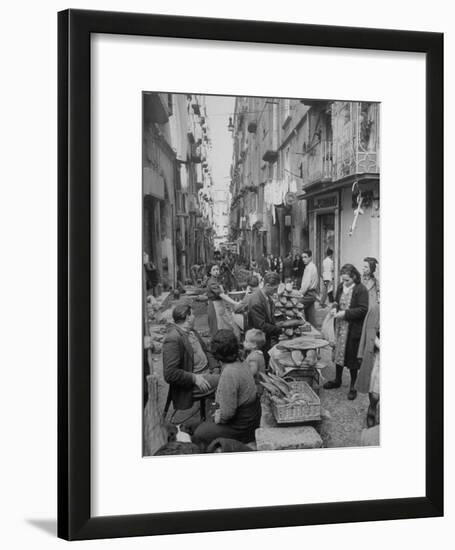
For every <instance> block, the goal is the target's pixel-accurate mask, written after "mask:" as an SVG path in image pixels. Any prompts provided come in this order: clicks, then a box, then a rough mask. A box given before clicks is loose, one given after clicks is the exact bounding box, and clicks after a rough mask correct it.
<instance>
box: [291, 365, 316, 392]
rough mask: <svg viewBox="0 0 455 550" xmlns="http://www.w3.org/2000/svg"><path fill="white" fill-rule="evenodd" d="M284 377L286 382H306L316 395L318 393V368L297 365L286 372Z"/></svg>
mask: <svg viewBox="0 0 455 550" xmlns="http://www.w3.org/2000/svg"><path fill="white" fill-rule="evenodd" d="M284 379H285V380H286V381H287V382H297V381H299V382H300V381H301V382H306V383H307V384H308V385H309V386H310V388H311V389H312V390H313V391H314V393H315V394H316V395H319V387H320V383H321V381H320V376H319V371H318V369H316V368H314V367H297V368H295V369H293V370H290V371H288V372H287V373H286V376H285V377H284Z"/></svg>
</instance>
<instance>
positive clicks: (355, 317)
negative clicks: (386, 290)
mask: <svg viewBox="0 0 455 550" xmlns="http://www.w3.org/2000/svg"><path fill="white" fill-rule="evenodd" d="M341 280H342V283H341V284H340V285H339V286H338V289H337V292H336V296H335V302H334V303H333V306H332V308H333V313H334V318H335V336H336V345H335V366H336V375H335V380H330V381H328V382H326V383H325V384H324V388H325V389H326V390H331V389H334V388H339V387H340V386H341V379H342V375H343V367H347V368H348V369H349V372H350V374H351V384H350V388H349V393H348V399H351V400H352V399H355V398H356V397H357V390H356V389H355V383H356V380H357V373H358V370H359V367H360V363H359V360H358V357H357V354H358V349H359V342H360V336H361V334H362V325H363V320H364V319H365V315H366V314H367V311H368V290H367V289H366V288H365V286H364V285H363V284H362V283H361V282H360V273H359V272H358V271H357V269H356V268H355V267H354V266H353V265H352V264H346V265H344V266H343V267H342V268H341Z"/></svg>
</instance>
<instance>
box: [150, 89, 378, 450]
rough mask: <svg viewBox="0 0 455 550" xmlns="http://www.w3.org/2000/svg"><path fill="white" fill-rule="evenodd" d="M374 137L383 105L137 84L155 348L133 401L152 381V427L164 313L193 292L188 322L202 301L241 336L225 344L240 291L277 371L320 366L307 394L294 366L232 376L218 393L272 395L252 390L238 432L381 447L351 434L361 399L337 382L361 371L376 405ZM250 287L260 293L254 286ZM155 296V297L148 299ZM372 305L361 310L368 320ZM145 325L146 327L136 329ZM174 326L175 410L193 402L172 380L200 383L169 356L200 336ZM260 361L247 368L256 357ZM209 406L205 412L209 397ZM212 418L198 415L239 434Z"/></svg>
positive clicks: (158, 398)
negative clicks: (246, 421)
mask: <svg viewBox="0 0 455 550" xmlns="http://www.w3.org/2000/svg"><path fill="white" fill-rule="evenodd" d="M379 138H380V108H379V104H378V103H377V102H373V101H370V102H365V101H340V100H327V99H311V98H303V99H297V98H294V99H289V98H277V97H249V96H212V95H204V94H195V93H164V92H163V93H162V92H159V93H158V92H152V91H147V92H144V94H143V157H142V169H143V281H144V298H145V300H144V316H145V319H146V322H145V323H144V326H145V327H146V331H145V333H144V341H145V340H146V339H147V340H148V339H151V340H152V344H147V345H150V347H149V348H147V349H148V350H150V351H147V354H148V353H152V350H153V356H152V357H151V359H152V360H151V361H149V363H148V364H147V361H144V381H145V384H144V390H145V391H144V395H143V400H144V402H146V400H147V397H148V396H147V392H149V395H150V394H153V397H152V399H150V403H153V405H154V410H153V415H152V411H151V409H150V408H149V411H148V412H149V418H152V416H153V419H154V422H155V428H156V425H158V424H159V422H160V420H159V418H160V417H161V416H160V415H161V414H162V412H163V410H164V409H165V405H166V402H167V397H168V395H169V387H168V385H167V384H166V382H165V380H164V377H163V364H162V361H163V359H162V354H161V350H162V342H163V339H164V337H165V335H164V333H165V331H166V325H167V323H168V322H171V323H172V317H171V308H172V306H173V305H175V304H176V303H177V301H178V300H185V301H188V300H190V301H191V304H192V306H193V311H194V313H195V329H196V330H197V332H198V333H199V334H200V335H201V336H202V337H203V338H205V339H206V341H207V343H208V337H209V330H208V329H209V326H208V316H207V311H208V308H207V300H209V301H210V303H211V306H210V321H211V323H210V326H211V327H212V330H213V332H212V333H213V334H214V333H215V332H214V331H215V329H216V328H226V327H230V328H231V329H232V332H233V334H234V335H235V336H236V338H237V341H238V342H237V344H235V345H240V346H244V345H245V342H244V340H245V336H246V331H244V330H242V328H241V327H240V325H241V324H242V322H241V320H239V322H238V323H237V321H236V324H235V325H234V324H233V323H232V322H230V318H232V316H231V312H230V311H228V312H226V311H225V308H228V309H229V308H234V307H236V305H237V304H236V301H237V299H242V298H243V297H244V294H242V293H244V292H245V291H247V290H248V292H251V297H250V298H248V300H250V301H248V300H246V301H245V303H244V305H243V307H244V309H245V310H247V311H248V316H249V325H250V326H249V328H255V329H256V330H259V331H260V334H259V335H258V334H257V333H250V337H251V338H252V339H254V338H256V339H258V340H260V339H261V338H263V339H265V340H266V341H267V342H268V343H270V342H272V341H279V342H280V344H281V345H280V346H277V347H276V348H275V349H274V351H273V352H272V353H276V362H277V363H276V365H275V366H274V367H273V369H274V372H275V374H278V375H279V376H281V377H283V376H285V373H286V372H287V373H289V372H291V371H292V370H293V369H299V368H303V369H306V368H308V369H309V370H310V372H311V374H310V375H309V379H308V381H309V382H310V384H311V383H313V379H312V377H313V375H314V376H315V377H317V374H314V372H315V371H314V369H315V368H316V366H315V365H317V371H318V372H319V375H320V380H319V383H317V382H316V385H317V386H318V387H317V388H314V389H315V390H316V392H317V393H318V394H319V400H318V399H316V396H314V394H313V392H311V390H310V388H308V386H307V385H305V384H303V383H301V382H302V380H301V379H300V378H303V377H304V376H305V371H301V372H299V373H296V374H295V378H296V379H297V380H293V381H292V382H291V384H286V382H285V383H283V382H282V380H278V381H277V380H276V379H274V378H273V374H274V373H273V372H272V376H269V377H268V378H267V377H266V378H264V379H262V380H259V378H260V377H259V375H258V374H257V370H256V371H255V376H256V378H255V379H254V380H255V383H256V384H257V388H259V392H258V391H257V388H256V392H255V395H254V396H252V395H249V396H248V398H247V399H244V401H243V402H242V403H240V397H239V395H240V393H241V392H240V390H238V387H237V386H235V388H236V389H235V391H234V389H233V388H234V386H232V387H230V390H231V391H230V393H229V396H230V397H232V396H233V395H234V394H235V395H236V399H237V402H236V403H235V407H236V414H237V412H238V411H243V410H244V409H247V405H252V404H253V403H254V404H255V406H256V404H257V395H260V394H261V391H262V388H265V390H264V391H265V393H267V395H268V396H269V397H268V399H269V401H267V399H265V397H264V398H263V399H262V401H261V404H262V412H263V414H262V421H261V427H260V428H257V422H258V417H259V414H258V412H259V411H258V409H257V410H256V412H254V413H253V412H249V413H247V414H251V417H252V418H253V417H254V418H255V420H254V429H255V431H254V432H251V433H250V432H246V433H245V434H243V435H242V436H240V439H238V440H239V441H241V440H242V438H244V439H245V441H247V439H246V438H250V437H251V434H252V433H254V434H255V435H254V438H251V439H248V441H252V440H253V439H255V444H253V445H256V448H257V449H261V450H263V449H268V448H270V449H290V448H315V447H320V446H321V445H322V446H323V447H327V448H334V447H354V446H360V445H362V444H379V441H378V433H379V432H378V429H376V430H373V432H374V433H372V432H371V431H370V433H369V435H370V436H371V437H372V439H371V440H369V441H368V442H367V443H365V441H364V440H363V439H361V437H362V438H363V436H364V435H365V434H363V433H362V431H363V429H364V428H365V427H366V415H367V410H368V409H369V396H368V394H365V393H357V395H356V391H357V390H356V389H355V388H354V387H353V388H350V380H351V374H350V372H349V371H351V372H352V376H353V379H354V377H356V376H357V374H358V371H359V368H360V369H363V370H361V372H362V373H364V376H363V377H360V378H363V379H362V384H363V385H358V387H359V388H361V389H362V390H363V391H369V392H370V394H371V399H373V403H379V399H380V397H379V394H380V389H379V348H380V342H379V333H380V331H379V324H380V320H379V298H380V273H379V269H380V264H381V258H380V249H379V235H380V185H379V182H380V165H379V159H380V139H379ZM257 287H259V288H260V289H262V290H263V291H264V292H256V289H257ZM280 289H281V290H280ZM240 294H242V296H240ZM198 295H201V298H200V299H199V298H198ZM321 302H322V303H328V302H332V303H335V302H336V308H335V309H334V310H332V317H331V322H330V323H327V327H324V328H327V330H324V337H323V336H322V334H321V333H320V332H319V329H321V326H322V323H323V321H324V318H325V316H326V314H327V312H328V311H329V308H321V306H320V303H321ZM153 304H155V306H156V310H155V311H149V309H148V308H149V306H150V307H151V308H152V309H153ZM158 304H159V305H158ZM215 306H216V307H215ZM158 311H159V314H160V315H161V314H162V315H163V316H164V317H165V318H163V319H161V321H160V320H159V319H156V318H155V313H157V312H158ZM370 312H374V313H373V315H372V316H371V317H369V313H370ZM149 313H152V315H151V317H149ZM179 315H185V313H183V314H181V313H177V317H178V320H177V321H176V323H177V324H180V322H181V323H186V322H187V319H188V318H189V315H188V313H187V314H186V315H187V318H186V319H180V317H179ZM332 321H333V322H332ZM367 321H368V323H367ZM367 324H368V331H369V332H368V336H366V332H367ZM150 325H153V327H154V328H153V331H156V332H155V333H150V334H149V333H148V332H147V331H149V332H150V330H149V329H150ZM313 327H314V329H316V331H315V330H314V329H313ZM188 329H190V327H189V326H187V327H186V329H185V330H186V332H187V333H188ZM153 331H152V332H153ZM154 334H155V336H156V337H157V338H158V339H157V340H156V341H155V343H153V338H154ZM362 336H363V340H362V341H363V344H361V339H362ZM172 338H173V340H172V343H171V346H170V347H171V352H170V353H171V357H172V358H171V359H169V363H168V365H167V372H170V374H169V376H168V379H169V380H172V383H173V384H174V385H175V391H173V396H174V401H175V403H176V407H177V408H178V407H179V406H180V405H183V404H187V405H188V404H190V403H191V399H187V400H180V399H179V393H180V392H182V393H183V394H184V393H185V392H190V391H193V390H194V388H193V389H191V387H187V386H188V385H189V384H190V382H191V380H192V381H193V384H195V385H196V386H197V387H198V388H204V387H205V388H206V387H207V386H206V384H208V381H205V382H204V380H201V379H199V378H197V377H196V376H193V378H192V379H191V380H190V378H189V377H187V376H184V375H183V376H181V373H180V372H179V371H180V369H184V370H187V371H189V370H190V368H194V356H196V357H199V358H200V355H201V351H200V345H199V344H198V343H197V342H196V343H194V339H193V344H192V346H193V347H192V348H191V345H190V343H189V341H187V339H186V335H185V331H184V332H183V333H180V332H179V331H178V330H177V331H175V330H174V335H173V336H172ZM179 338H181V340H179ZM226 339H228V337H227V336H226ZM285 340H288V342H285ZM328 342H330V343H331V344H330V345H329V344H328ZM155 344H156V345H155ZM147 345H146V347H147ZM361 345H363V350H362V357H363V361H362V362H359V351H360V349H361ZM331 346H333V347H331ZM233 347H234V344H232V348H233ZM246 348H247V349H249V350H250V351H251V350H253V351H257V352H259V355H260V351H261V350H262V349H263V348H264V343H263V342H261V343H258V342H247V346H246ZM182 350H186V351H182ZM191 351H192V352H193V355H191ZM293 351H295V353H294V355H292V353H293ZM223 353H224V352H223ZM332 353H333V355H334V356H335V354H336V361H337V364H338V365H343V368H342V367H339V368H338V378H337V379H336V381H335V384H334V386H335V389H329V388H324V387H323V385H324V384H325V383H326V382H328V381H329V380H330V381H333V380H334V379H335V378H336V377H335V374H336V369H335V365H334V364H333V363H332V361H333V358H332ZM176 357H179V359H178V361H177V359H175V358H176ZM147 359H150V358H149V357H147ZM262 360H263V359H262V358H261V361H262ZM267 360H268V358H267ZM272 360H275V358H272ZM203 361H204V364H206V361H205V359H204V360H203ZM252 362H253V363H254V359H253V361H252ZM258 362H259V361H258ZM258 362H256V367H255V366H254V365H253V367H252V369H253V370H254V369H255V368H256V369H258V368H259V367H257V363H258ZM361 363H362V364H361ZM191 364H192V365H193V367H191ZM261 364H262V363H261ZM363 365H365V366H363ZM149 367H150V371H151V373H152V374H154V375H155V377H154V380H153V384H154V386H153V387H152V386H151V385H150V386H148V385H147V382H146V380H147V378H146V377H147V374H148V373H147V370H148V368H149ZM262 368H263V367H261V369H262ZM280 368H281V369H282V370H281V371H280V370H279V369H280ZM263 370H265V368H263ZM270 370H272V369H270ZM342 370H343V373H341V371H342ZM373 371H374V376H373V374H372V373H373ZM192 372H193V374H197V372H198V371H197V370H195V371H192ZM207 374H208V373H207ZM242 374H244V373H242ZM269 374H270V373H267V376H268V375H269ZM238 376H239V377H240V375H238ZM225 380H227V376H226V377H224V379H223V382H224V381H225ZM305 381H306V380H305ZM274 382H275V383H276V384H277V385H276V386H274ZM340 382H341V386H339V383H340ZM238 383H239V382H238V381H235V382H232V384H238ZM280 383H281V384H282V386H281V388H280ZM260 384H262V385H260ZM156 385H157V387H155V386H156ZM267 385H268V386H267ZM248 387H249V386H248V382H244V384H243V386H241V390H242V391H243V392H247V391H250V393H251V394H252V393H253V391H252V386H251V384H250V390H248ZM329 387H330V385H329ZM283 388H284V389H283ZM173 389H174V388H173ZM305 392H306V393H305ZM348 393H349V397H350V398H351V399H352V400H350V399H348ZM373 394H374V395H373ZM232 400H233V401H235V399H234V398H233V397H232ZM220 401H222V399H221V398H220ZM227 401H228V402H229V399H227ZM266 403H269V405H266ZM270 403H273V405H270ZM206 405H207V407H208V409H209V410H208V411H207V412H208V413H209V414H208V416H209V417H210V413H211V412H213V410H214V404H213V403H212V404H210V403H206ZM218 405H219V406H220V409H221V407H222V404H220V403H218ZM198 406H199V405H198V404H196V405H195V406H194V408H193V409H192V410H189V411H188V410H183V411H177V412H175V413H174V410H173V408H172V407H173V404H170V408H169V410H168V415H167V422H168V423H169V421H170V420H172V426H171V425H170V424H168V425H167V427H166V429H170V430H175V429H176V428H175V425H176V424H187V422H186V420H187V419H188V418H190V419H191V422H192V423H194V421H196V420H197V419H198V418H199V415H198ZM267 406H269V409H268V410H266V408H267ZM251 408H252V407H251ZM316 408H317V410H316ZM272 409H273V415H272V414H271V412H270V411H271V410H272ZM226 410H227V411H229V412H228V414H227V416H226V417H225V419H227V421H226V422H220V424H229V421H231V420H232V422H233V423H234V424H235V422H236V421H237V419H236V416H235V414H234V415H232V414H230V412H231V411H230V408H229V406H227V408H226V409H225V412H226ZM369 410H370V418H369V422H370V425H371V426H373V425H375V423H376V422H378V420H377V419H378V417H377V416H375V411H374V409H373V408H370V409H369ZM193 413H194V414H193ZM319 413H320V414H321V420H320V421H318V422H317V423H315V424H313V425H312V427H308V426H307V427H305V428H304V429H302V430H301V431H299V425H300V424H304V423H308V422H310V421H311V420H313V421H314V419H316V418H318V417H319ZM219 414H222V412H220V413H219ZM276 419H278V420H279V421H280V424H278V423H277V420H276ZM251 423H252V424H253V420H251ZM150 424H151V423H149V425H150ZM283 426H286V427H283ZM187 428H188V431H189V433H191V429H190V427H188V426H187ZM205 428H207V426H203V427H201V429H200V430H202V431H203V430H204V429H205ZM225 428H226V426H216V427H214V426H209V427H208V429H209V431H210V430H212V431H214V432H217V433H220V432H223V430H224V432H223V433H229V434H233V435H236V436H238V434H237V433H236V432H235V431H234V432H232V431H231V432H229V429H225ZM313 428H314V429H313ZM166 429H164V428H163V430H162V433H164V432H165V431H166ZM235 429H237V426H236V427H235ZM242 429H243V428H242ZM248 429H252V425H251V427H248ZM147 430H148V428H147ZM147 430H146V431H147ZM152 431H153V430H151V429H150V430H148V431H147V433H148V434H151V433H152ZM158 432H159V426H158V428H157V433H158ZM304 434H305V435H304ZM161 435H162V434H161ZM307 436H308V437H307ZM158 438H159V437H158V436H157V437H156V438H155V439H156V440H158ZM293 438H295V439H293ZM151 439H153V436H150V437H144V440H147V441H148V442H150V440H151ZM197 439H198V437H197V436H196V438H195V440H197ZM370 441H371V443H370ZM306 445H308V446H306ZM268 446H269V447H268ZM150 449H151V447H150V448H149V450H150ZM150 454H153V453H150Z"/></svg>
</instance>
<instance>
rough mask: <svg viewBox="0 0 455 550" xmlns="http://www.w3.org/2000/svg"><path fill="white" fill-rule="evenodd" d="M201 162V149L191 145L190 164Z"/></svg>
mask: <svg viewBox="0 0 455 550" xmlns="http://www.w3.org/2000/svg"><path fill="white" fill-rule="evenodd" d="M201 161H202V158H201V148H200V147H199V146H197V145H196V144H194V143H192V144H191V162H194V163H195V164H199V163H200V162H201Z"/></svg>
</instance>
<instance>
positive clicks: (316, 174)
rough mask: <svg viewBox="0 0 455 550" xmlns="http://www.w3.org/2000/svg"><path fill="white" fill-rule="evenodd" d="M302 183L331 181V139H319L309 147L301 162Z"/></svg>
mask: <svg viewBox="0 0 455 550" xmlns="http://www.w3.org/2000/svg"><path fill="white" fill-rule="evenodd" d="M302 178H303V185H304V187H305V186H306V185H311V184H313V183H316V182H324V181H331V180H332V178H333V148H332V142H331V141H326V140H325V141H319V142H318V143H316V144H315V145H313V146H312V147H311V149H309V150H308V151H307V152H306V154H305V156H304V157H303V162H302Z"/></svg>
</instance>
